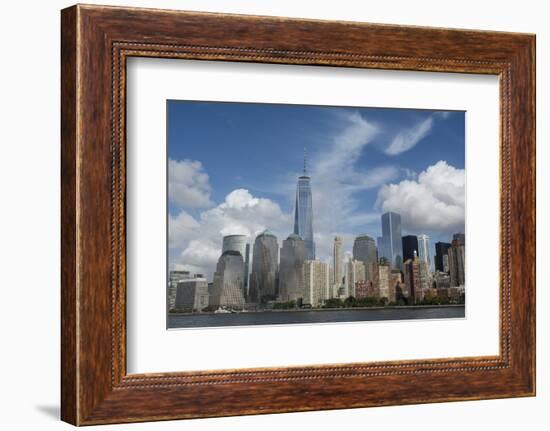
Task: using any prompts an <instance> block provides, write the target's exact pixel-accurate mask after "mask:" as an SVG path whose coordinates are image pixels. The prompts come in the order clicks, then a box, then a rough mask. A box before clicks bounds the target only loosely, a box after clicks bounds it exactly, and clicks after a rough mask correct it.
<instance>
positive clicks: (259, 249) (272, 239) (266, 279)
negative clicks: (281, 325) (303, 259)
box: [248, 230, 279, 303]
mask: <svg viewBox="0 0 550 431" xmlns="http://www.w3.org/2000/svg"><path fill="white" fill-rule="evenodd" d="M278 270H279V244H278V242H277V237H276V236H275V235H273V234H272V233H271V232H269V231H268V230H265V231H264V232H262V233H261V234H259V235H258V236H257V237H256V239H255V241H254V247H253V251H252V272H251V273H250V280H249V298H248V301H249V302H254V303H260V302H266V301H270V300H274V299H276V297H277V283H278Z"/></svg>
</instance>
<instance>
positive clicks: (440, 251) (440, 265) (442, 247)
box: [434, 242, 451, 272]
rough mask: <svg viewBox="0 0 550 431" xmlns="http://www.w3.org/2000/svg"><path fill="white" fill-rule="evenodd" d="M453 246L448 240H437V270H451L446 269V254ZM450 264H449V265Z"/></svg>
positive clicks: (435, 261) (435, 260)
mask: <svg viewBox="0 0 550 431" xmlns="http://www.w3.org/2000/svg"><path fill="white" fill-rule="evenodd" d="M449 248H451V244H449V243H448V242H436V243H435V259H434V263H435V270H436V271H441V272H449V269H448V268H447V269H445V262H444V260H445V256H447V251H448V250H449ZM447 266H448V265H447Z"/></svg>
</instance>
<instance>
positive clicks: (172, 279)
mask: <svg viewBox="0 0 550 431" xmlns="http://www.w3.org/2000/svg"><path fill="white" fill-rule="evenodd" d="M190 278H193V277H192V275H191V273H190V272H189V271H178V270H174V271H170V273H169V278H168V286H167V287H168V289H167V292H166V297H167V307H168V310H171V309H173V308H174V307H175V306H176V292H177V288H178V282H180V281H182V280H187V279H190Z"/></svg>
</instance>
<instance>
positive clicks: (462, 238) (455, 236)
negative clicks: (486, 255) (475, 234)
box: [453, 233, 466, 247]
mask: <svg viewBox="0 0 550 431" xmlns="http://www.w3.org/2000/svg"><path fill="white" fill-rule="evenodd" d="M453 241H458V242H459V243H460V245H463V246H464V247H466V235H464V234H463V233H455V234H453Z"/></svg>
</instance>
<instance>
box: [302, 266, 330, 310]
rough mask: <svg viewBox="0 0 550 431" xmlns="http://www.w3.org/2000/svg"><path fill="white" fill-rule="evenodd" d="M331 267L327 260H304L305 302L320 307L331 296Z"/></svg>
mask: <svg viewBox="0 0 550 431" xmlns="http://www.w3.org/2000/svg"><path fill="white" fill-rule="evenodd" d="M329 272H330V268H329V265H328V264H327V263H325V262H321V261H319V260H307V261H305V262H304V291H305V295H304V298H303V303H304V304H309V305H311V306H312V307H320V306H322V305H323V303H324V301H326V300H327V299H328V298H329V289H330V285H329V279H330V275H329Z"/></svg>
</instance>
